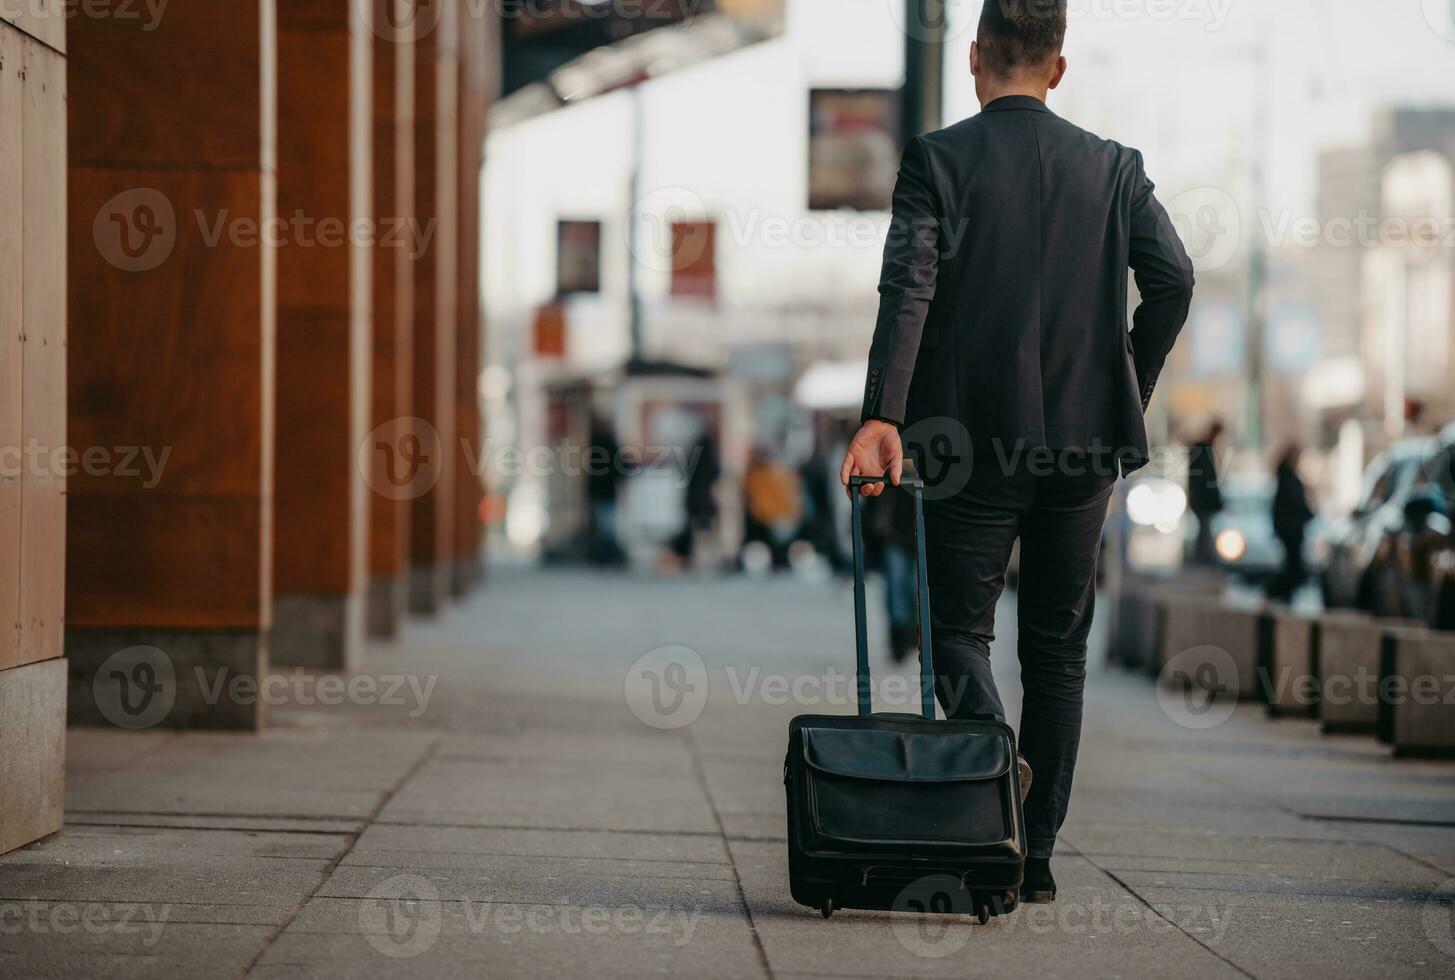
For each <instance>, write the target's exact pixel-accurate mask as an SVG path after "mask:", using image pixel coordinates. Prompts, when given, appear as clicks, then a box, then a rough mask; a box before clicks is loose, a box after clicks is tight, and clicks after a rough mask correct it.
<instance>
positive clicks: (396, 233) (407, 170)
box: [360, 0, 424, 637]
mask: <svg viewBox="0 0 1455 980" xmlns="http://www.w3.org/2000/svg"><path fill="white" fill-rule="evenodd" d="M405 2H406V0H374V6H373V8H372V10H373V11H374V16H375V18H376V19H375V21H374V25H375V26H377V25H383V24H389V23H399V8H400V7H402V6H403V5H404V3H405ZM386 18H387V19H386ZM372 34H373V46H374V151H373V152H374V213H375V215H377V216H378V220H379V222H380V227H381V228H383V229H387V230H388V232H390V233H389V234H386V235H385V236H383V237H382V238H381V239H380V242H379V245H378V247H377V248H376V249H375V251H374V311H373V312H374V371H373V388H374V396H373V419H372V420H371V421H372V428H371V430H370V434H369V436H368V439H369V444H368V445H367V446H366V447H364V450H363V454H362V455H361V457H360V458H361V459H364V458H365V457H367V465H368V466H369V488H370V490H371V491H372V492H371V493H370V495H369V596H368V615H367V622H368V629H369V633H370V634H372V635H374V636H383V637H389V636H394V635H396V634H397V633H398V631H399V628H400V626H401V625H402V623H403V621H404V615H405V612H406V611H407V609H408V604H409V515H410V510H411V507H410V502H409V496H408V476H407V473H405V472H404V471H403V470H402V469H401V465H400V464H401V456H402V455H403V454H404V453H405V452H407V451H408V450H409V449H411V448H412V445H403V444H402V442H403V441H404V440H409V439H411V438H412V437H413V436H414V435H415V433H414V432H412V431H411V427H410V426H409V425H408V424H407V420H408V419H409V418H410V416H411V415H412V414H413V411H414V261H415V250H416V249H417V248H419V247H420V242H421V241H422V235H423V231H424V229H423V228H422V227H421V226H419V225H417V224H416V223H415V221H414V38H413V37H412V35H410V34H407V33H396V32H391V31H387V30H382V29H376V30H374V31H373V32H372Z"/></svg>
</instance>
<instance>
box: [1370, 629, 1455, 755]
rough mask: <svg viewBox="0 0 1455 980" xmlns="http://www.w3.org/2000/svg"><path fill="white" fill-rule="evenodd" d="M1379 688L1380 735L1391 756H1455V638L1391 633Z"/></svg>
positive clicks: (1407, 631)
mask: <svg viewBox="0 0 1455 980" xmlns="http://www.w3.org/2000/svg"><path fill="white" fill-rule="evenodd" d="M1380 689H1381V694H1382V696H1381V698H1380V701H1379V734H1380V737H1381V741H1386V742H1388V743H1389V744H1391V745H1392V746H1393V747H1394V754H1395V755H1396V756H1399V757H1404V756H1434V757H1452V756H1455V633H1449V632H1434V631H1422V630H1415V629H1402V630H1397V631H1395V632H1393V633H1392V634H1391V636H1390V638H1389V640H1388V642H1387V643H1386V644H1385V647H1384V654H1383V659H1382V665H1381V670H1380Z"/></svg>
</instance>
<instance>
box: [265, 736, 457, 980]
mask: <svg viewBox="0 0 1455 980" xmlns="http://www.w3.org/2000/svg"><path fill="white" fill-rule="evenodd" d="M443 741H444V735H443V734H440V735H437V736H436V737H435V739H434V740H433V741H432V742H430V743H429V745H428V746H426V747H425V750H424V751H423V752H421V753H420V754H419V758H418V759H415V760H414V762H413V764H411V765H410V767H409V768H408V769H407V770H405V772H404V774H403V775H402V776H400V777H399V779H398V781H397V782H396V783H395V784H394V786H393V787H391V788H390V789H389V791H388V792H386V793H385V794H384V795H383V796H382V797H381V798H380V799H379V803H378V805H377V806H375V807H374V810H373V812H372V813H370V814H369V816H368V817H367V818H365V820H364V825H363V826H362V827H360V828H359V829H358V830H357V831H355V832H353V833H352V834H351V835H350V836H351V837H352V840H350V841H349V842H348V845H347V846H346V847H344V849H343V850H342V851H340V852H339V853H338V855H337V856H336V857H334V858H333V860H332V861H330V862H329V864H328V867H326V868H324V869H323V873H322V874H320V875H319V876H318V884H316V885H314V886H313V888H312V889H311V890H310V891H309V893H308V894H307V895H305V896H304V897H303V898H302V899H301V900H300V901H299V902H298V904H297V905H296V906H295V907H294V908H293V910H292V911H290V912H289V913H288V916H287V918H285V919H284V920H283V922H282V923H281V924H279V926H278V927H277V928H276V929H275V930H273V934H272V935H271V936H269V937H268V940H267V942H265V943H263V946H262V948H261V949H259V950H258V952H257V955H255V956H254V957H253V958H252V959H251V960H249V961H248V964H247V966H245V967H243V971H242V973H241V974H239V976H240V977H246V976H248V975H249V974H251V973H252V972H253V970H254V968H256V967H257V965H258V962H259V961H260V960H262V958H263V957H264V956H265V955H266V954H267V952H268V950H270V949H272V948H273V944H274V943H276V942H277V941H278V938H279V937H280V936H282V935H283V933H284V932H286V931H287V930H288V927H289V926H290V925H292V924H293V922H294V920H295V919H297V918H298V916H299V915H300V914H301V913H302V912H303V910H304V909H305V908H307V907H308V903H309V902H310V901H312V900H313V898H314V896H316V895H317V894H318V893H319V891H321V890H322V889H323V886H324V885H325V884H327V883H328V880H329V878H331V877H332V876H333V873H334V871H335V870H336V869H337V868H338V866H339V865H340V864H342V863H343V860H344V858H346V857H348V856H349V855H350V854H351V853H353V850H354V848H355V847H356V846H358V843H359V839H360V838H361V837H363V836H364V834H365V832H367V831H368V829H369V828H370V827H371V826H373V824H374V822H375V820H376V819H377V818H378V816H379V814H381V813H383V812H384V808H385V807H386V806H388V805H389V801H390V800H392V799H394V797H395V795H396V794H398V792H399V791H400V790H401V789H403V788H404V785H405V784H406V783H408V782H409V780H410V779H412V778H414V776H415V774H416V773H418V772H419V771H420V770H421V769H423V768H424V766H425V765H426V764H427V763H428V762H429V760H430V759H431V758H433V757H434V754H435V751H436V750H437V749H438V748H439V747H440V744H441V743H442V742H443Z"/></svg>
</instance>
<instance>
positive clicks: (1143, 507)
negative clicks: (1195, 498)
mask: <svg viewBox="0 0 1455 980" xmlns="http://www.w3.org/2000/svg"><path fill="white" fill-rule="evenodd" d="M1186 512H1187V493H1186V492H1185V491H1184V490H1183V489H1182V488H1181V487H1179V486H1178V485H1177V484H1175V483H1173V482H1172V481H1170V480H1144V481H1142V482H1141V483H1138V484H1137V485H1136V486H1134V487H1132V488H1131V490H1129V491H1128V492H1127V516H1128V517H1130V518H1131V519H1132V523H1133V524H1139V525H1141V526H1142V527H1155V528H1156V529H1157V530H1159V531H1161V532H1162V533H1163V534H1171V533H1172V532H1173V531H1175V530H1177V525H1178V523H1179V522H1180V521H1181V520H1182V515H1183V514H1184V513H1186Z"/></svg>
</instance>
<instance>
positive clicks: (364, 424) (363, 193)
mask: <svg viewBox="0 0 1455 980" xmlns="http://www.w3.org/2000/svg"><path fill="white" fill-rule="evenodd" d="M365 14H366V12H365V11H363V10H361V9H360V5H359V4H358V3H357V2H355V0H292V2H289V3H286V4H283V5H281V6H280V7H279V21H278V216H279V219H280V234H279V239H280V247H279V251H278V387H277V432H276V441H277V453H278V468H277V483H276V488H277V489H276V495H275V500H276V508H275V509H276V515H277V517H276V520H277V535H276V543H275V547H274V583H273V584H274V600H273V660H274V662H276V663H280V664H296V665H300V666H306V667H318V668H325V669H337V668H350V667H353V666H355V665H356V664H357V663H358V661H359V659H360V658H361V657H362V655H363V642H364V594H365V590H366V583H367V580H368V550H367V549H368V504H369V501H368V497H367V493H368V490H367V485H366V483H365V477H366V475H367V474H366V473H365V472H364V469H363V467H361V466H360V463H359V456H358V449H359V447H360V445H362V444H363V442H364V438H365V436H366V435H367V433H368V431H369V428H370V425H369V421H370V403H371V391H370V379H369V374H370V362H371V360H372V356H373V323H372V317H371V310H372V306H373V294H372V275H373V262H374V251H375V249H374V246H373V242H374V240H375V229H374V226H373V209H374V201H373V185H372V179H371V174H372V169H373V128H374V127H373V112H374V108H373V102H372V98H371V93H372V89H373V70H372V67H371V64H370V59H371V56H372V47H373V46H372V44H371V43H370V38H371V36H372V35H371V34H370V30H369V26H368V18H367V17H366V16H365Z"/></svg>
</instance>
